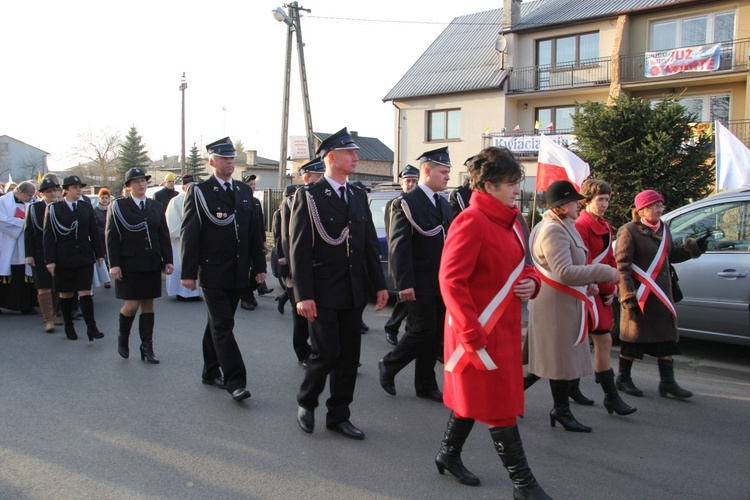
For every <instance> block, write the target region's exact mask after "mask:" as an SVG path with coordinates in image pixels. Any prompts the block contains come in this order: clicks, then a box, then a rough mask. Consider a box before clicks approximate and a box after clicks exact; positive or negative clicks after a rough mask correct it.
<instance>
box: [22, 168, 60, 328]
mask: <svg viewBox="0 0 750 500" xmlns="http://www.w3.org/2000/svg"><path fill="white" fill-rule="evenodd" d="M39 194H40V195H41V196H42V200H41V201H37V202H35V203H32V204H31V205H30V206H29V211H28V213H27V214H26V222H25V225H24V228H23V233H24V247H25V249H26V263H27V264H28V265H30V266H31V269H32V271H33V273H34V286H35V287H36V292H37V300H38V301H39V309H41V313H42V320H43V321H44V331H45V332H47V333H54V332H55V325H62V322H61V321H60V320H58V319H57V318H56V317H55V311H56V310H57V302H58V300H59V299H60V294H59V293H57V292H54V293H53V292H52V275H51V274H50V273H49V271H48V270H47V267H46V263H45V262H44V226H43V225H44V214H45V212H46V211H47V205H49V204H51V203H54V202H56V201H59V200H60V199H61V198H62V194H61V189H60V181H59V180H58V178H57V176H56V175H55V174H47V175H45V176H44V178H43V179H42V182H41V183H40V184H39Z"/></svg>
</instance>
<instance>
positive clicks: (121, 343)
mask: <svg viewBox="0 0 750 500" xmlns="http://www.w3.org/2000/svg"><path fill="white" fill-rule="evenodd" d="M133 320H135V316H125V315H124V314H122V313H120V335H119V336H118V337H117V352H118V353H119V354H120V356H122V357H123V358H125V359H128V357H129V356H130V346H129V345H128V340H129V339H130V328H131V327H132V326H133Z"/></svg>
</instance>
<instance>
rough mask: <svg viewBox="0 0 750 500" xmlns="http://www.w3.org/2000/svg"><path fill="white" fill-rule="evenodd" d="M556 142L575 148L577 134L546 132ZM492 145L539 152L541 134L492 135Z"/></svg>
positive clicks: (515, 151) (520, 151)
mask: <svg viewBox="0 0 750 500" xmlns="http://www.w3.org/2000/svg"><path fill="white" fill-rule="evenodd" d="M544 136H545V137H547V138H548V139H550V140H552V141H553V142H554V143H555V144H558V145H560V146H563V145H564V146H566V147H568V148H569V149H572V150H575V149H576V147H575V144H576V136H575V135H573V134H544ZM492 145H493V146H494V147H497V148H508V149H510V150H511V151H513V152H514V153H538V152H539V147H540V145H541V135H514V136H500V135H496V136H492Z"/></svg>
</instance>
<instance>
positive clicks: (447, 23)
mask: <svg viewBox="0 0 750 500" xmlns="http://www.w3.org/2000/svg"><path fill="white" fill-rule="evenodd" d="M309 18H315V19H330V20H334V21H357V22H364V23H390V24H441V25H443V26H448V25H451V24H453V25H456V26H497V25H498V23H455V22H445V21H397V20H392V19H362V18H355V17H333V16H312V15H307V16H305V19H309Z"/></svg>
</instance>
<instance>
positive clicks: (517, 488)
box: [490, 425, 551, 500]
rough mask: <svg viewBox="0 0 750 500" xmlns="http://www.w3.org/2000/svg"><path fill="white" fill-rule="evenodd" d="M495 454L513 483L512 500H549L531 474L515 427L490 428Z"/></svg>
mask: <svg viewBox="0 0 750 500" xmlns="http://www.w3.org/2000/svg"><path fill="white" fill-rule="evenodd" d="M490 435H491V436H492V442H493V443H495V449H496V450H497V454H498V455H500V460H502V462H503V466H504V467H505V468H506V469H507V471H508V475H510V478H511V480H512V481H513V499H514V500H551V497H550V496H549V495H547V493H545V492H544V490H543V489H542V487H541V486H539V483H538V482H537V481H536V478H534V474H532V473H531V468H529V463H528V462H527V460H526V454H525V453H524V451H523V445H522V444H521V434H520V433H519V432H518V426H517V425H511V426H510V427H490Z"/></svg>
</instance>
